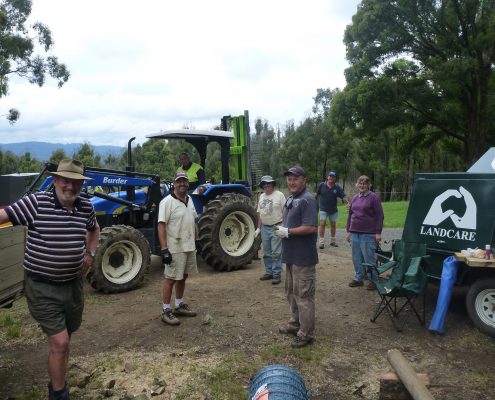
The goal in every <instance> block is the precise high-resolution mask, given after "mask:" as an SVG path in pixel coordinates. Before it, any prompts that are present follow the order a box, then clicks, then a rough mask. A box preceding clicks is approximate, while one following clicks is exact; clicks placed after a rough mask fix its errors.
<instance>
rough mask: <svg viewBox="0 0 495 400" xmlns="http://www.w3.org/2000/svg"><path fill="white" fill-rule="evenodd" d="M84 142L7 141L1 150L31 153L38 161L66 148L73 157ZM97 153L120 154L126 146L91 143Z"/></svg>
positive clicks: (17, 153)
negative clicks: (95, 144)
mask: <svg viewBox="0 0 495 400" xmlns="http://www.w3.org/2000/svg"><path fill="white" fill-rule="evenodd" d="M81 146H82V143H66V144H63V143H47V142H19V143H5V144H0V150H2V151H11V152H12V153H14V154H15V155H17V156H22V155H24V154H25V153H28V152H29V153H31V157H32V158H36V159H37V160H38V161H42V162H43V161H47V160H48V159H49V158H50V156H51V155H52V153H53V152H54V151H55V150H57V149H64V151H65V154H67V156H68V157H71V156H72V155H73V154H74V153H75V152H77V151H78V150H79V148H80V147H81ZM90 147H91V148H92V149H93V151H94V152H95V153H96V154H100V155H101V156H102V158H103V159H104V158H105V157H106V156H107V155H108V154H113V155H115V156H120V155H122V153H123V152H124V151H126V148H125V147H120V146H93V145H90Z"/></svg>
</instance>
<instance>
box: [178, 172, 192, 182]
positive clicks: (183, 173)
mask: <svg viewBox="0 0 495 400" xmlns="http://www.w3.org/2000/svg"><path fill="white" fill-rule="evenodd" d="M179 179H186V180H187V181H189V178H188V177H187V174H186V173H185V172H177V173H176V174H175V177H174V182H176V181H178V180H179Z"/></svg>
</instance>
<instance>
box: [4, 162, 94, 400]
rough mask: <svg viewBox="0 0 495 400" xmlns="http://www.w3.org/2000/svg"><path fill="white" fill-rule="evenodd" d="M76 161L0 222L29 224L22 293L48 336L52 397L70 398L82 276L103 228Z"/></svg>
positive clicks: (60, 169) (8, 210) (64, 166)
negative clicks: (71, 352) (83, 192)
mask: <svg viewBox="0 0 495 400" xmlns="http://www.w3.org/2000/svg"><path fill="white" fill-rule="evenodd" d="M83 172H84V168H83V165H82V163H81V162H80V161H78V160H62V161H60V163H59V165H58V168H57V171H56V172H52V173H51V175H53V190H50V191H43V192H37V193H33V194H30V195H27V196H25V197H23V198H22V199H20V200H18V201H17V202H15V203H13V204H12V205H10V206H8V207H6V208H5V209H3V210H0V223H4V222H7V221H10V222H11V223H12V224H13V225H25V226H27V227H28V236H27V244H26V250H25V257H24V272H25V279H24V294H25V296H26V299H27V303H28V307H29V311H30V312H31V315H32V316H33V318H34V319H35V320H36V321H37V322H38V323H39V324H40V326H41V329H43V332H45V334H46V335H47V336H48V344H49V351H48V375H49V377H50V383H49V384H48V398H49V399H50V400H59V399H63V400H65V399H69V389H68V387H67V383H66V382H65V374H66V371H67V363H68V360H69V346H70V338H71V335H72V333H73V332H75V331H76V330H77V329H78V328H79V327H80V325H81V321H82V313H83V308H84V294H83V281H82V278H83V277H84V275H85V274H86V273H87V272H88V270H89V268H90V267H91V265H92V263H93V258H94V255H95V251H96V247H97V245H98V239H99V236H100V228H99V226H98V222H97V221H96V215H95V210H94V208H93V205H92V204H91V202H90V201H89V200H88V199H86V198H84V197H80V193H81V188H82V186H83V184H84V180H85V179H91V178H88V177H86V176H84V175H83Z"/></svg>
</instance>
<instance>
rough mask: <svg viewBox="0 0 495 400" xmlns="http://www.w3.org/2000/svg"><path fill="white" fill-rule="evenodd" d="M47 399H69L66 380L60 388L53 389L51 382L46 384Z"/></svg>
mask: <svg viewBox="0 0 495 400" xmlns="http://www.w3.org/2000/svg"><path fill="white" fill-rule="evenodd" d="M48 400H70V397H69V388H68V387H67V382H65V386H64V388H63V389H61V390H53V388H52V383H51V382H50V383H49V384H48Z"/></svg>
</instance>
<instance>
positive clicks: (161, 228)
mask: <svg viewBox="0 0 495 400" xmlns="http://www.w3.org/2000/svg"><path fill="white" fill-rule="evenodd" d="M158 240H159V241H160V249H162V250H164V249H167V248H168V243H167V224H166V223H165V222H158Z"/></svg>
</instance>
